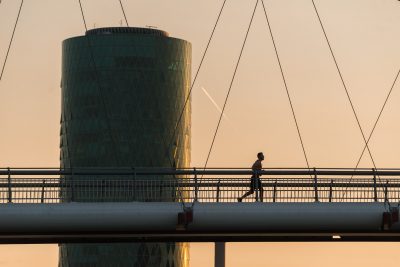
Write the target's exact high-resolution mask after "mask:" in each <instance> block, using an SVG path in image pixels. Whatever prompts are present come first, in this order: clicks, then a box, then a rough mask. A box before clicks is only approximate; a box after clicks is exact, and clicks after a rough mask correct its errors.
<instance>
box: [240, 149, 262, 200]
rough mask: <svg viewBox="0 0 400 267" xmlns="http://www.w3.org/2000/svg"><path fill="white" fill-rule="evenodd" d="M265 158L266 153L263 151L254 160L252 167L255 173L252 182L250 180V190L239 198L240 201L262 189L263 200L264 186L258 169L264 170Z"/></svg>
mask: <svg viewBox="0 0 400 267" xmlns="http://www.w3.org/2000/svg"><path fill="white" fill-rule="evenodd" d="M263 160H264V154H263V153H262V152H260V153H258V154H257V160H256V161H255V162H254V164H253V166H252V167H251V169H252V170H253V172H254V173H253V175H252V176H251V182H250V190H249V191H248V192H246V193H245V194H244V195H243V196H242V197H239V198H238V201H239V202H242V200H243V198H245V197H247V196H249V195H251V194H253V193H254V191H255V190H257V189H258V190H259V191H260V201H261V202H263V195H264V189H263V187H262V183H261V180H260V176H261V175H260V174H259V173H258V171H260V170H262V163H261V162H262V161H263ZM256 200H257V201H258V198H257V197H256Z"/></svg>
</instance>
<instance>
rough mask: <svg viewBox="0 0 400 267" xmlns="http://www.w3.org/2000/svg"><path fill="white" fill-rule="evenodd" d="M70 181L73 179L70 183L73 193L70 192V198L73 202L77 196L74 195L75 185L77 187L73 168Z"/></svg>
mask: <svg viewBox="0 0 400 267" xmlns="http://www.w3.org/2000/svg"><path fill="white" fill-rule="evenodd" d="M70 181H71V184H70V185H69V187H70V191H71V193H70V195H71V196H70V198H69V201H70V202H73V201H74V198H75V196H74V193H75V192H74V191H75V190H74V187H75V184H74V169H71V179H70Z"/></svg>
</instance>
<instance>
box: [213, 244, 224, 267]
mask: <svg viewBox="0 0 400 267" xmlns="http://www.w3.org/2000/svg"><path fill="white" fill-rule="evenodd" d="M214 251H215V255H214V267H225V242H215V249H214Z"/></svg>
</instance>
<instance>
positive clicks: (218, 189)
mask: <svg viewBox="0 0 400 267" xmlns="http://www.w3.org/2000/svg"><path fill="white" fill-rule="evenodd" d="M220 184H221V179H218V183H217V202H219V192H220V188H219V187H220Z"/></svg>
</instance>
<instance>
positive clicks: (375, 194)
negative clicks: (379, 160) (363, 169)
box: [372, 168, 378, 202]
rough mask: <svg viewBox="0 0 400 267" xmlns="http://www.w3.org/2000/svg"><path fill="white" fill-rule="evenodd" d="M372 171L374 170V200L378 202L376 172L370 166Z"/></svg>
mask: <svg viewBox="0 0 400 267" xmlns="http://www.w3.org/2000/svg"><path fill="white" fill-rule="evenodd" d="M372 171H373V172H374V201H375V202H378V192H377V189H376V174H375V171H376V170H375V168H372Z"/></svg>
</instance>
